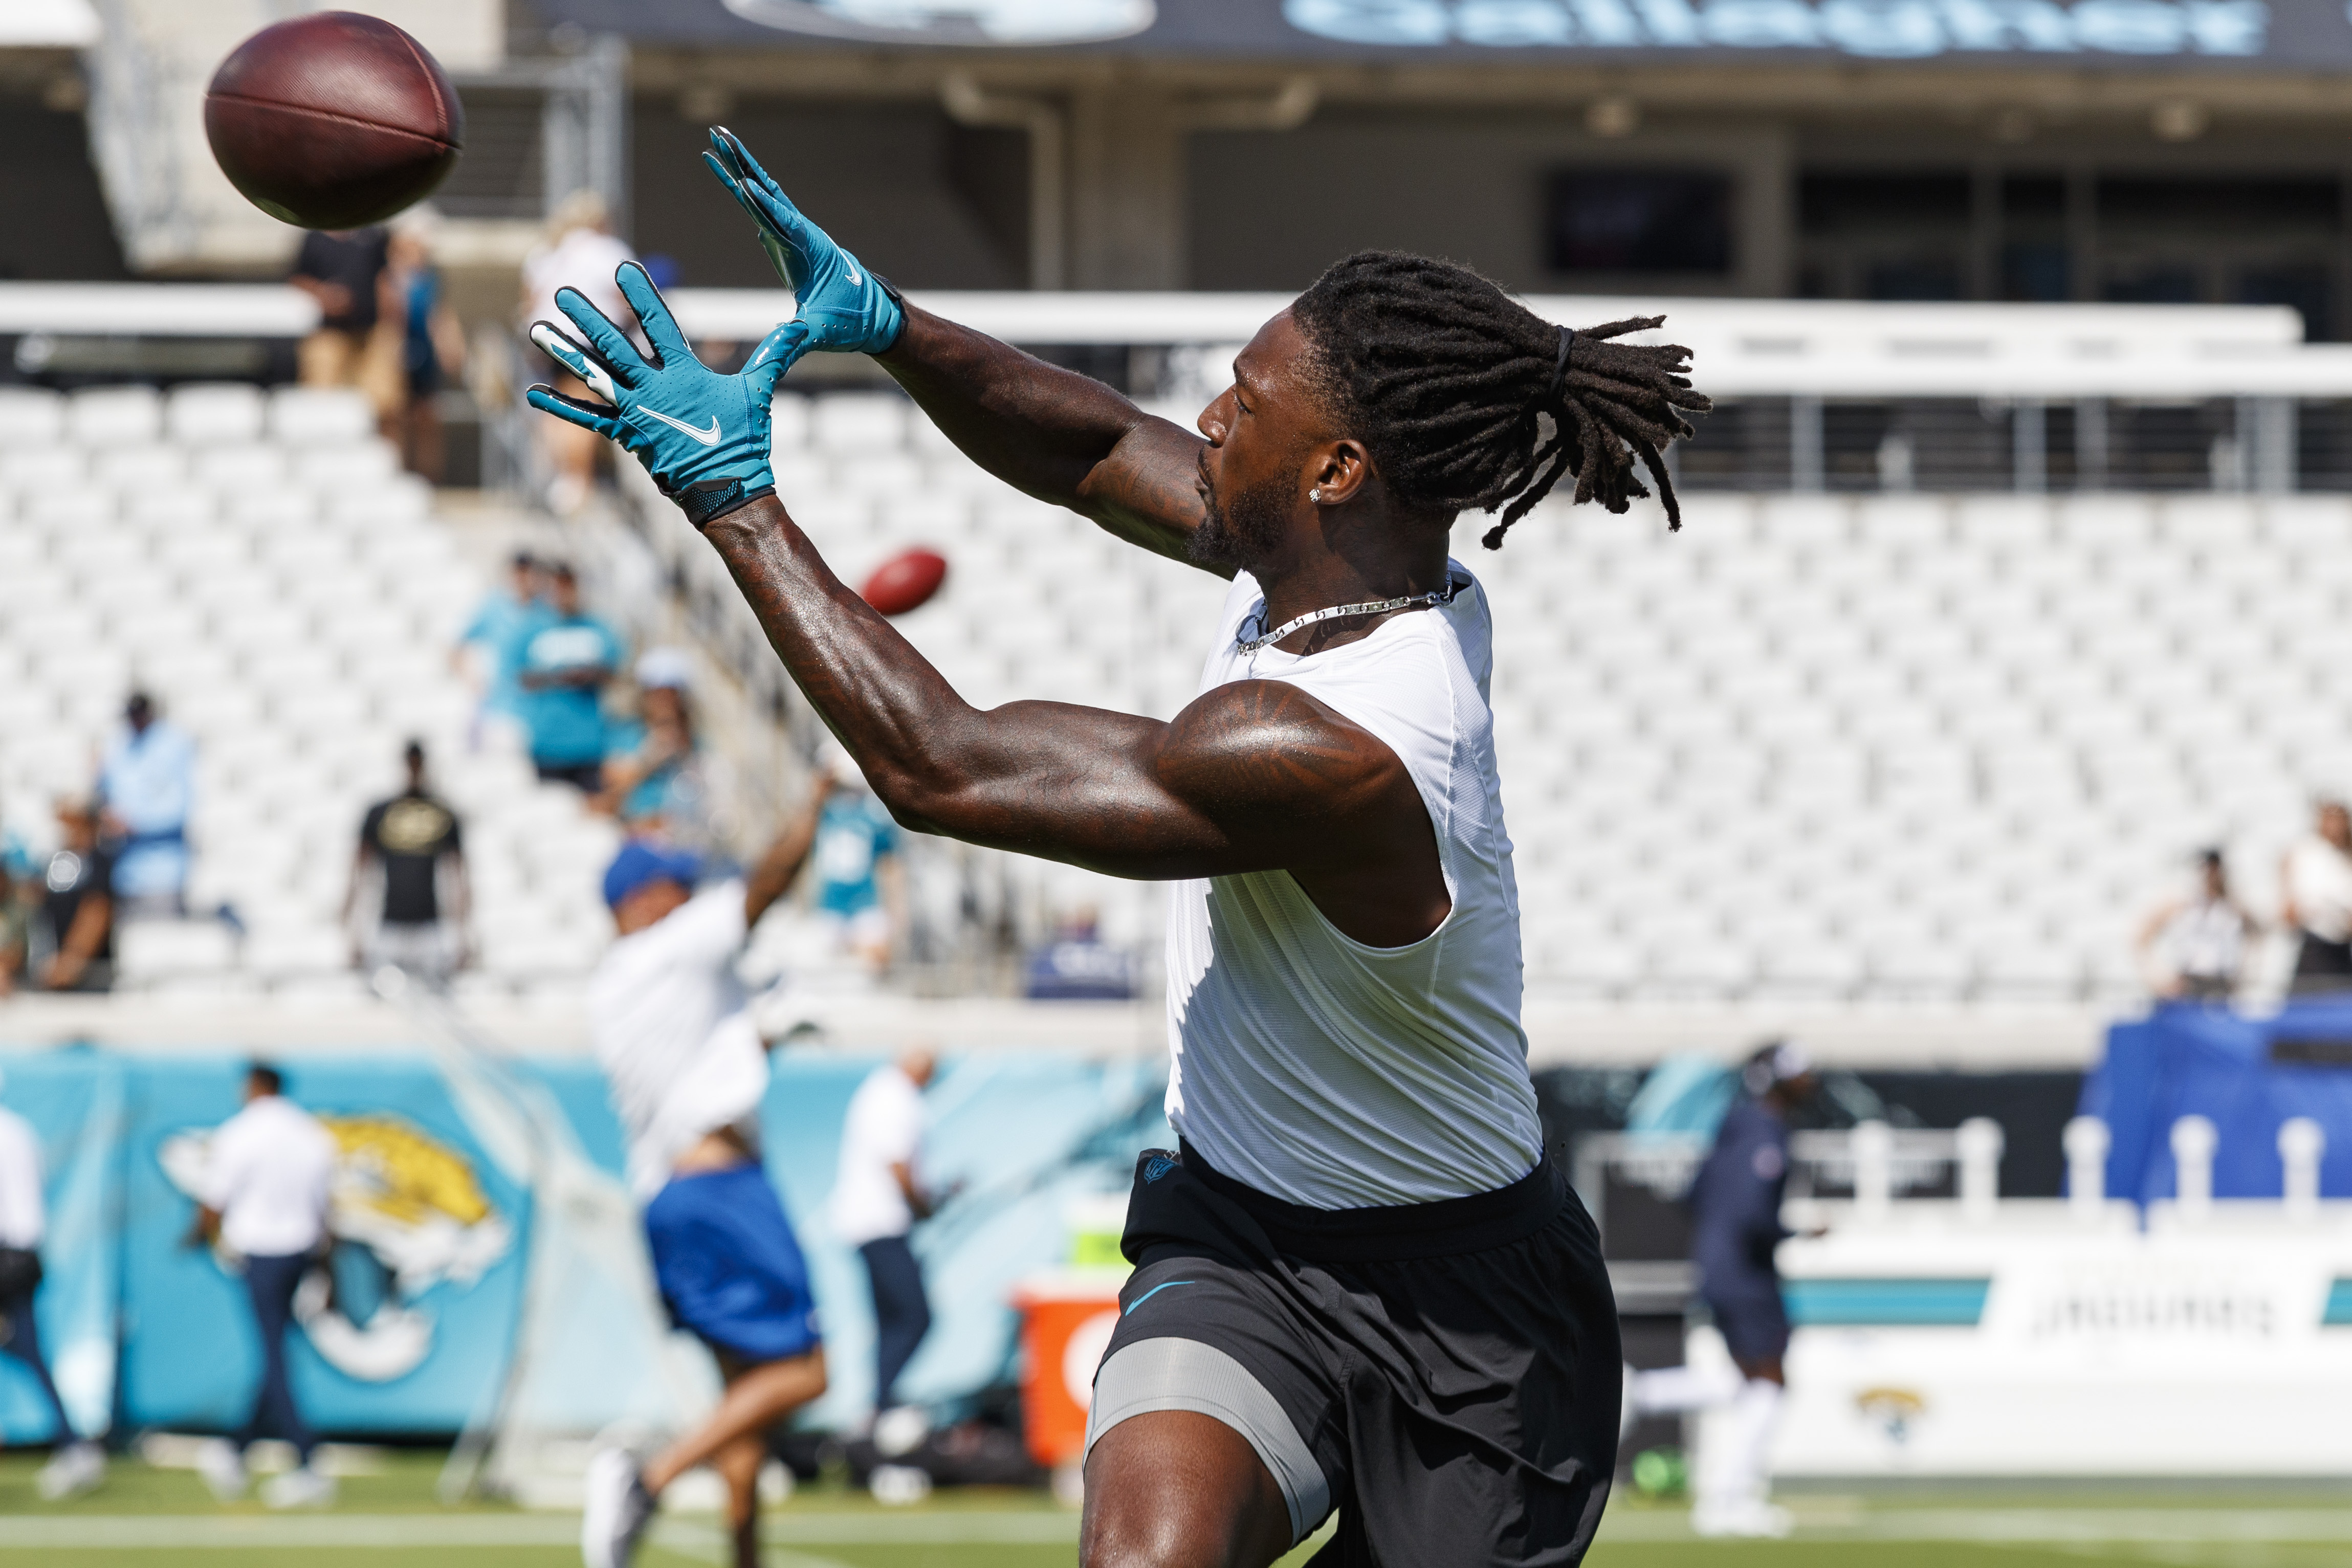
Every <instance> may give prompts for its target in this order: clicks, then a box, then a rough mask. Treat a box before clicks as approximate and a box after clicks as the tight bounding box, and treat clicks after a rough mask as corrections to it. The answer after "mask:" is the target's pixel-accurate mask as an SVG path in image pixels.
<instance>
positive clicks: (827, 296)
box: [702, 126, 907, 354]
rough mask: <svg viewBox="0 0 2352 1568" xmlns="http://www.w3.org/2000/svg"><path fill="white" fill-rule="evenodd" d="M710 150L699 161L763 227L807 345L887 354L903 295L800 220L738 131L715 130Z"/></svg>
mask: <svg viewBox="0 0 2352 1568" xmlns="http://www.w3.org/2000/svg"><path fill="white" fill-rule="evenodd" d="M710 146H711V151H709V152H705V153H704V154H703V155H702V161H703V162H706V163H708V164H709V165H710V172H712V173H714V174H716V175H718V176H719V183H720V184H722V185H725V186H726V187H727V189H728V190H729V191H730V193H733V195H734V197H735V199H736V200H737V201H738V202H740V203H741V204H743V210H744V211H745V212H747V213H749V214H751V221H752V222H753V223H755V224H757V225H760V244H761V247H762V248H764V249H765V250H766V251H767V253H768V259H769V260H770V261H772V262H773V263H774V264H775V267H776V276H777V277H781V278H782V279H783V280H784V284H785V286H786V287H789V288H790V289H791V290H792V291H793V297H794V298H797V299H798V300H799V301H800V319H801V320H803V321H804V322H806V323H807V324H808V329H809V345H808V346H809V347H810V348H812V349H818V350H828V351H830V352H834V353H842V354H879V353H883V352H885V351H887V350H888V349H889V347H890V346H891V345H892V344H893V343H896V342H897V341H898V334H899V332H900V331H902V330H903V329H905V327H906V325H907V313H906V312H905V311H904V310H902V309H900V308H899V300H898V291H897V290H896V289H894V288H892V287H890V286H889V285H888V284H887V283H885V282H884V281H883V280H882V279H880V278H878V277H875V276H874V275H873V274H872V273H871V272H868V271H867V270H866V268H864V267H860V266H859V265H858V264H857V258H856V256H852V255H850V254H849V253H848V252H847V251H845V250H844V249H842V248H841V247H840V246H837V245H835V244H834V243H833V236H832V235H828V234H826V233H825V232H824V230H823V229H821V228H819V227H817V226H816V225H814V224H813V223H811V222H809V221H808V219H806V218H804V217H803V216H802V215H801V210H800V209H799V208H798V207H796V206H794V205H793V199H792V198H791V197H790V196H787V195H785V194H784V188H783V187H782V185H779V184H777V183H775V181H773V180H772V179H770V178H769V177H768V172H767V171H766V170H765V169H762V168H761V167H760V163H759V160H757V159H755V158H753V157H752V156H751V151H750V150H749V149H748V148H746V147H745V146H744V145H743V143H742V142H741V141H738V140H736V136H735V133H734V132H733V131H730V130H728V129H727V128H726V127H725V126H715V127H713V128H712V130H711V132H710Z"/></svg>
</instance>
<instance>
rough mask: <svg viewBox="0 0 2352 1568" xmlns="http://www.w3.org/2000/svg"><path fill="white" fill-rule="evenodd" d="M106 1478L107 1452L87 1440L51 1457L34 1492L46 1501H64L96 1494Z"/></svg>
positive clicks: (36, 1479)
mask: <svg viewBox="0 0 2352 1568" xmlns="http://www.w3.org/2000/svg"><path fill="white" fill-rule="evenodd" d="M104 1479H106V1450H105V1449H104V1448H100V1447H99V1445H97V1444H96V1443H92V1442H89V1441H88V1440H82V1441H79V1442H72V1443H68V1444H67V1445H66V1446H65V1447H64V1448H59V1449H58V1451H57V1452H56V1453H54V1454H51V1455H50V1456H49V1462H48V1463H47V1464H46V1465H43V1466H42V1467H41V1473H40V1474H39V1475H37V1476H35V1477H34V1478H33V1487H34V1490H37V1491H38V1492H39V1493H40V1494H41V1500H42V1501H43V1502H62V1501H64V1500H66V1499H67V1498H69V1497H79V1496H81V1494H82V1493H84V1492H86V1491H95V1490H97V1489H98V1483H99V1482H100V1481H102V1480H104Z"/></svg>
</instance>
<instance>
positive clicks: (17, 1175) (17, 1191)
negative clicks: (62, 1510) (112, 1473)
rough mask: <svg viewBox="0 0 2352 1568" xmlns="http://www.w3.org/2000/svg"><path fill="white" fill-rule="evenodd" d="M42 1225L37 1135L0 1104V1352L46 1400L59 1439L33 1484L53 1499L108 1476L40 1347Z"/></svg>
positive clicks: (43, 1200)
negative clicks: (21, 1366)
mask: <svg viewBox="0 0 2352 1568" xmlns="http://www.w3.org/2000/svg"><path fill="white" fill-rule="evenodd" d="M47 1229H48V1206H47V1201H46V1198H45V1195H44V1194H43V1192H42V1190H41V1140H40V1136H39V1134H36V1133H35V1132H34V1131H33V1124H31V1123H29V1122H27V1121H26V1120H25V1118H24V1117H22V1116H19V1115H18V1114H16V1112H14V1111H11V1110H9V1109H8V1108H7V1107H5V1106H0V1353H5V1354H8V1355H11V1356H14V1357H15V1358H16V1360H17V1361H19V1362H21V1363H23V1364H24V1366H25V1369H26V1371H28V1372H30V1373H31V1374H32V1375H33V1382H34V1385H36V1387H37V1389H38V1390H39V1392H40V1396H41V1401H42V1403H44V1404H46V1405H47V1406H48V1407H49V1419H50V1420H51V1422H53V1423H54V1424H55V1430H56V1433H57V1444H58V1446H57V1449H56V1451H55V1452H54V1453H53V1454H51V1455H50V1457H49V1462H48V1463H47V1464H46V1465H43V1466H42V1467H41V1469H40V1473H39V1474H38V1475H37V1476H36V1477H35V1478H34V1485H35V1487H36V1489H37V1490H38V1491H39V1492H40V1494H41V1496H42V1497H43V1498H44V1499H46V1500H48V1501H51V1502H55V1501H57V1500H58V1499H60V1498H68V1497H78V1496H79V1495H80V1494H81V1493H83V1492H86V1491H89V1490H91V1489H92V1488H94V1487H96V1486H97V1485H98V1484H99V1482H100V1481H102V1480H104V1479H106V1450H105V1448H102V1447H100V1445H99V1444H97V1443H94V1442H92V1441H90V1440H89V1438H87V1437H82V1436H81V1435H80V1434H79V1433H78V1432H76V1431H75V1430H74V1426H73V1421H72V1419H71V1418H70V1417H69V1416H67V1414H66V1406H65V1401H64V1400H62V1399H60V1398H58V1385H57V1383H56V1380H55V1379H53V1378H51V1377H50V1375H49V1364H48V1361H47V1358H46V1357H44V1356H43V1355H42V1354H41V1325H40V1321H39V1318H38V1316H37V1313H36V1312H35V1311H34V1296H35V1293H36V1292H37V1291H38V1289H39V1287H40V1283H41V1243H42V1241H43V1239H45V1238H46V1236H47Z"/></svg>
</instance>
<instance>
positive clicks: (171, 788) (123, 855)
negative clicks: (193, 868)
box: [98, 692, 196, 915]
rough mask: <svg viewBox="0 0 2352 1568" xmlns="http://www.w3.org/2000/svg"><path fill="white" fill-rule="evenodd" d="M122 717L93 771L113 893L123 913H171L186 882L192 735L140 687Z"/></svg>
mask: <svg viewBox="0 0 2352 1568" xmlns="http://www.w3.org/2000/svg"><path fill="white" fill-rule="evenodd" d="M122 719H123V727H122V728H121V730H120V731H118V732H117V733H116V735H115V737H114V738H113V740H112V741H111V742H110V743H109V744H108V746H107V748H106V760H105V762H104V764H103V765H102V766H101V767H100V769H99V775H98V793H99V800H100V805H101V806H102V807H103V809H104V811H105V817H104V819H103V822H102V826H103V829H104V831H105V834H106V837H107V840H108V847H109V848H110V850H111V851H112V852H113V853H114V893H115V896H116V897H117V898H119V899H121V902H122V906H123V907H122V913H124V914H126V915H139V914H158V915H177V914H179V913H180V912H181V894H182V893H183V892H184V890H185V888H186V886H187V882H188V812H189V810H190V808H191V807H193V806H194V803H195V793H196V747H195V742H194V741H193V740H190V739H189V738H188V736H187V733H186V732H185V731H184V730H182V729H181V728H180V727H178V726H176V725H173V724H169V723H166V722H165V721H163V719H161V718H158V717H157V716H156V715H155V705H154V703H153V701H152V700H151V699H150V698H149V697H148V695H147V694H146V693H144V692H133V693H131V700H130V701H129V702H127V703H125V704H124V705H123V708H122Z"/></svg>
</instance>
